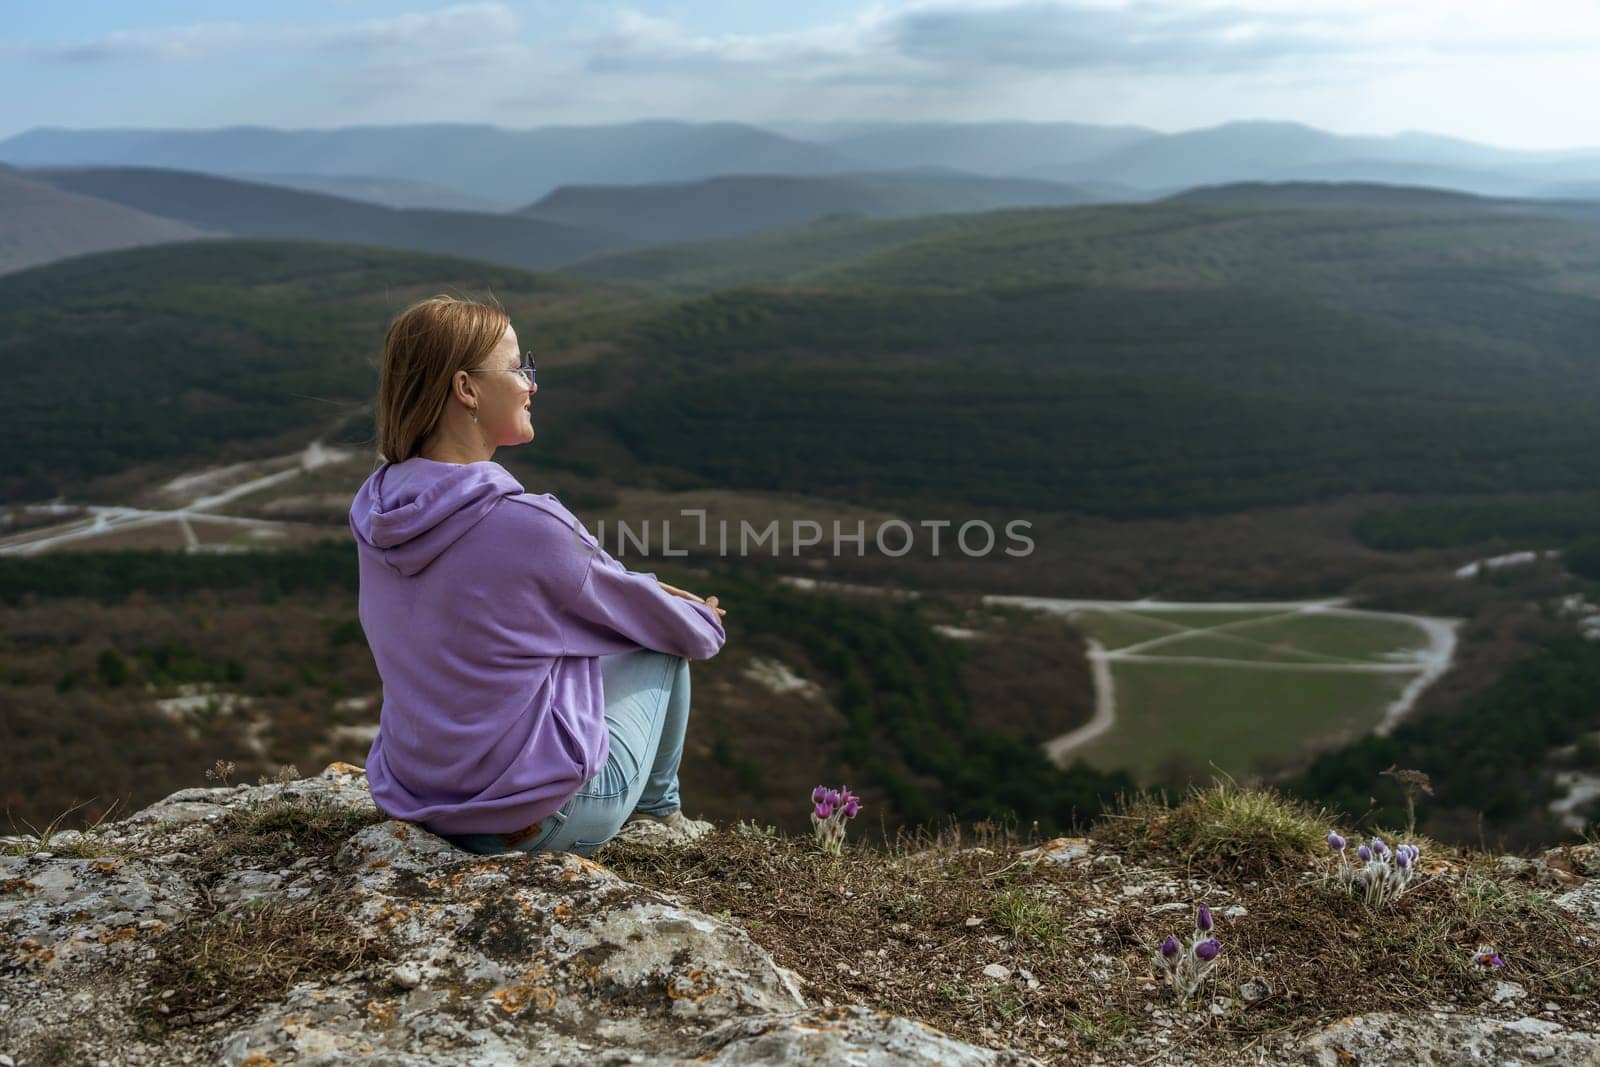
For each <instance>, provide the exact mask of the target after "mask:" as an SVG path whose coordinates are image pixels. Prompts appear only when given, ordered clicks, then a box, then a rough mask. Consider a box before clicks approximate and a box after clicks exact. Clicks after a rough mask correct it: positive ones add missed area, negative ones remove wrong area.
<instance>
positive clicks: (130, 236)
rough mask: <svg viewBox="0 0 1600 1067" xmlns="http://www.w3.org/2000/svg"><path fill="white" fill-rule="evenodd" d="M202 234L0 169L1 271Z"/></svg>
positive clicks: (141, 212) (185, 238)
mask: <svg viewBox="0 0 1600 1067" xmlns="http://www.w3.org/2000/svg"><path fill="white" fill-rule="evenodd" d="M203 236H205V234H204V232H203V231H202V230H201V229H200V228H198V227H194V226H190V225H186V224H185V223H182V222H179V221H176V220H174V219H169V218H161V217H157V216H156V215H153V214H147V213H146V212H143V211H138V210H134V209H132V208H128V207H124V206H121V205H118V204H113V203H109V202H107V201H105V200H101V199H97V198H95V197H91V196H81V195H79V194H77V193H74V192H70V191H67V190H62V189H57V188H55V187H53V186H51V185H49V184H47V183H45V182H40V181H35V180H32V179H31V178H30V177H29V176H27V175H26V174H24V173H23V172H20V171H16V170H13V169H12V168H10V167H5V168H0V274H5V273H9V272H11V271H17V270H24V269H26V268H28V267H34V266H38V265H41V264H44V263H50V262H53V261H55V260H58V259H66V258H68V257H71V256H79V255H84V254H86V253H90V252H106V251H111V250H113V249H118V248H130V247H133V246H136V245H149V244H164V243H166V242H169V241H189V240H193V239H195V238H197V237H203Z"/></svg>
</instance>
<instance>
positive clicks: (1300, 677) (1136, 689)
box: [1074, 662, 1412, 785]
mask: <svg viewBox="0 0 1600 1067" xmlns="http://www.w3.org/2000/svg"><path fill="white" fill-rule="evenodd" d="M1111 675H1112V684H1113V685H1114V686H1115V688H1116V702H1117V721H1116V724H1115V725H1114V726H1113V727H1112V728H1111V729H1110V730H1109V731H1108V732H1107V733H1105V734H1103V735H1102V736H1100V737H1099V738H1096V739H1095V740H1094V741H1092V742H1090V743H1089V744H1087V745H1085V746H1084V747H1083V748H1082V749H1080V750H1078V751H1077V752H1076V753H1075V754H1074V755H1075V756H1082V758H1083V759H1084V760H1085V761H1087V762H1088V763H1090V764H1091V765H1093V766H1096V767H1099V768H1102V769H1104V770H1113V769H1122V770H1126V771H1128V772H1129V773H1130V774H1132V775H1133V776H1134V777H1135V778H1136V779H1137V780H1139V781H1140V782H1142V783H1144V784H1147V785H1148V784H1155V783H1163V784H1165V783H1174V784H1178V785H1183V784H1187V783H1188V782H1191V781H1194V780H1196V779H1203V778H1204V777H1205V776H1206V775H1207V773H1208V772H1210V771H1211V770H1213V769H1215V770H1218V771H1222V772H1224V773H1226V774H1231V775H1247V774H1252V773H1258V772H1266V771H1271V770H1276V769H1277V768H1279V767H1282V766H1283V765H1284V764H1286V763H1290V762H1293V761H1294V760H1296V759H1299V758H1302V757H1303V756H1305V755H1306V754H1307V753H1308V752H1309V751H1314V750H1316V749H1318V748H1321V747H1326V746H1328V745H1333V744H1338V743H1340V742H1345V741H1349V740H1352V739H1354V738H1355V737H1358V736H1360V735H1362V734H1364V733H1365V732H1367V731H1368V730H1370V729H1371V728H1372V727H1373V726H1375V725H1376V724H1377V723H1378V721H1379V720H1380V719H1381V718H1382V714H1383V709H1384V708H1385V707H1386V706H1387V705H1388V704H1389V703H1390V702H1392V701H1393V700H1394V699H1395V698H1396V697H1398V696H1399V694H1400V692H1401V690H1402V689H1404V687H1405V685H1406V683H1407V682H1408V681H1409V680H1410V679H1411V677H1412V675H1410V674H1409V673H1402V672H1395V673H1379V672H1362V671H1340V670H1337V669H1327V670H1322V669H1317V670H1284V669H1277V670H1274V669H1271V668H1265V667H1259V668H1258V667H1236V666H1229V665H1227V664H1220V665H1219V664H1207V663H1196V664H1194V665H1193V666H1190V665H1188V664H1174V663H1160V662H1157V663H1139V662H1113V663H1112V664H1111Z"/></svg>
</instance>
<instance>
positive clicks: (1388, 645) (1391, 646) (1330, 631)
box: [1238, 613, 1428, 660]
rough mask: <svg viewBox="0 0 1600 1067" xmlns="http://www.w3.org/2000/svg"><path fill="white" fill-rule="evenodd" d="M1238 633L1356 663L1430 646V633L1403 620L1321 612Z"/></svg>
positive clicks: (1268, 623) (1274, 621)
mask: <svg viewBox="0 0 1600 1067" xmlns="http://www.w3.org/2000/svg"><path fill="white" fill-rule="evenodd" d="M1238 632H1239V634H1240V636H1248V637H1250V638H1252V639H1254V640H1257V641H1261V642H1264V643H1267V644H1284V645H1288V646H1291V647H1294V648H1298V649H1302V650H1304V651H1307V652H1319V653H1321V654H1323V655H1327V656H1339V657H1341V658H1344V659H1354V660H1381V659H1382V658H1383V656H1384V654H1385V653H1392V652H1410V651H1414V650H1416V649H1420V648H1424V647H1426V646H1427V644H1428V635H1427V633H1426V632H1424V631H1423V630H1422V629H1421V628H1420V627H1418V626H1416V625H1415V624H1413V623H1410V622H1406V621H1405V620H1403V619H1381V618H1378V619H1375V618H1351V617H1349V616H1343V615H1323V614H1317V613H1312V614H1307V615H1296V616H1294V617H1292V618H1287V619H1276V620H1273V621H1271V622H1263V623H1261V624H1260V625H1259V626H1250V627H1246V628H1243V629H1241V630H1239V631H1238Z"/></svg>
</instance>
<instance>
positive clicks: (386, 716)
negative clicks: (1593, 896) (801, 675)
mask: <svg viewBox="0 0 1600 1067" xmlns="http://www.w3.org/2000/svg"><path fill="white" fill-rule="evenodd" d="M350 529H351V531H352V532H353V533H354V534H355V538H356V544H357V546H358V549H359V556H360V565H361V627H362V629H363V630H365V631H366V635H367V643H368V645H369V646H370V647H371V648H372V657H373V659H374V660H376V661H377V665H378V674H379V676H380V677H381V678H382V679H383V713H382V716H381V719H380V722H379V726H378V736H377V737H375V738H374V739H373V742H372V749H371V751H370V752H369V753H368V754H367V782H368V786H369V788H370V789H371V790H372V799H373V800H374V801H375V802H376V803H377V805H378V807H379V808H381V809H382V810H383V811H385V812H386V813H388V814H389V815H391V816H393V817H394V818H397V819H405V820H408V821H411V822H418V823H422V824H424V825H426V826H427V827H428V828H429V829H431V830H434V831H436V832H438V833H446V834H468V833H510V832H513V831H516V830H521V829H523V828H524V827H527V826H531V825H532V824H534V823H536V822H539V821H540V820H542V819H544V818H545V817H546V816H548V815H549V814H550V813H552V812H554V811H555V810H556V809H558V808H560V807H561V806H562V805H563V804H565V803H566V802H567V800H568V799H570V798H571V797H572V796H573V794H575V793H576V792H577V791H578V790H579V789H580V788H582V786H583V783H584V782H586V781H588V780H589V779H590V778H592V777H594V775H596V774H598V773H599V772H600V771H601V769H603V768H604V767H605V763H606V756H607V754H608V753H609V751H610V735H609V733H608V732H607V730H606V720H605V694H604V693H603V692H602V691H601V685H600V662H599V660H598V659H596V657H597V656H602V655H606V654H608V653H612V652H626V651H629V650H631V649H636V648H651V649H655V650H656V651H658V652H666V653H669V654H671V655H674V656H684V657H686V658H689V659H707V658H709V657H711V656H714V655H716V654H717V651H718V650H719V649H721V648H722V642H723V640H724V639H725V634H724V633H723V629H722V624H721V623H720V622H719V621H718V619H717V615H716V612H714V611H712V610H711V609H710V608H707V607H703V606H702V605H699V604H696V603H694V602H693V601H689V600H685V599H683V598H682V597H675V596H672V595H670V594H668V593H666V592H664V591H663V590H662V589H661V587H660V586H659V585H658V584H657V583H656V578H655V575H654V574H641V573H637V572H634V571H630V570H628V569H627V568H625V567H623V566H622V564H620V563H618V562H617V561H616V560H615V559H613V558H611V556H610V555H609V554H607V553H606V552H605V550H604V549H602V548H601V547H600V546H599V544H598V543H597V542H596V541H595V539H594V538H593V537H591V536H590V535H589V532H588V531H587V530H585V529H584V528H583V526H582V524H580V523H579V522H578V520H577V519H576V518H575V517H573V515H572V513H571V512H570V511H568V510H567V509H566V508H564V507H562V506H561V504H560V503H559V502H558V501H557V500H556V498H555V497H554V496H552V495H550V494H549V493H543V494H540V495H537V496H535V495H533V494H531V493H528V492H527V491H526V490H524V489H523V487H522V486H521V484H519V483H518V482H517V480H516V479H515V478H513V477H512V476H511V474H510V473H509V472H508V471H507V470H506V469H505V468H504V467H502V466H500V465H499V464H498V463H495V462H493V461H492V460H485V461H482V462H479V463H441V462H438V461H436V460H431V459H423V458H421V457H416V458H413V459H409V460H406V461H405V462H404V463H384V464H383V465H382V466H380V467H379V468H378V469H377V470H375V471H374V472H373V473H372V475H371V476H370V477H369V478H368V479H367V480H366V483H365V484H364V485H362V486H361V489H360V491H359V492H357V493H356V497H355V501H354V502H353V503H352V504H351V506H350Z"/></svg>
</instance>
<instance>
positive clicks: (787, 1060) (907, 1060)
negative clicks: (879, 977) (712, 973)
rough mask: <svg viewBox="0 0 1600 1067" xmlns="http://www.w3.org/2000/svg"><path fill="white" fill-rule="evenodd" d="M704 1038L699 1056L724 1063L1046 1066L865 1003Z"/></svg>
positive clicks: (755, 1021) (722, 1029)
mask: <svg viewBox="0 0 1600 1067" xmlns="http://www.w3.org/2000/svg"><path fill="white" fill-rule="evenodd" d="M703 1044H704V1045H705V1047H706V1049H707V1052H706V1053H704V1054H702V1055H701V1057H700V1058H698V1059H696V1060H695V1062H696V1063H708V1064H713V1065H716V1067H745V1065H754V1064H761V1065H764V1067H816V1065H817V1064H828V1065H830V1067H832V1065H834V1064H838V1065H841V1067H846V1065H848V1067H898V1065H901V1064H904V1065H907V1067H915V1065H919V1064H920V1065H927V1067H934V1065H936V1064H937V1065H942V1067H1036V1065H1037V1067H1042V1065H1041V1064H1040V1062H1039V1061H1038V1060H1036V1059H1034V1058H1033V1057H1031V1056H1025V1055H1023V1054H1022V1053H1020V1052H1013V1051H1010V1050H995V1049H986V1048H979V1047H977V1046H975V1045H969V1044H966V1043H965V1042H962V1041H957V1040H955V1039H954V1038H951V1037H947V1036H946V1035H944V1034H941V1033H940V1032H939V1031H937V1030H935V1029H933V1028H932V1027H931V1026H925V1025H924V1024H922V1023H919V1022H916V1021H914V1020H912V1019H905V1018H901V1017H900V1016H896V1015H890V1014H889V1013H888V1012H881V1011H873V1010H872V1009H870V1008H864V1007H861V1006H860V1005H850V1006H848V1007H838V1008H815V1009H811V1010H808V1011H801V1012H792V1013H788V1014H784V1015H767V1016H757V1017H755V1018H745V1019H736V1020H733V1021H730V1022H727V1023H723V1024H722V1025H721V1026H719V1027H717V1028H716V1029H715V1030H712V1031H711V1032H710V1033H708V1034H706V1035H705V1038H704V1040H703ZM713 1052H714V1053H715V1054H714V1055H712V1054H711V1053H713Z"/></svg>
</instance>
